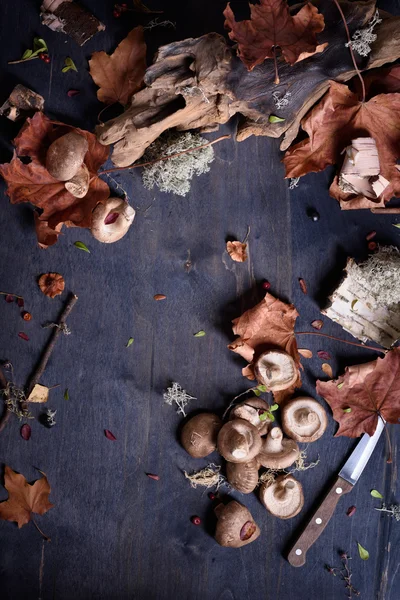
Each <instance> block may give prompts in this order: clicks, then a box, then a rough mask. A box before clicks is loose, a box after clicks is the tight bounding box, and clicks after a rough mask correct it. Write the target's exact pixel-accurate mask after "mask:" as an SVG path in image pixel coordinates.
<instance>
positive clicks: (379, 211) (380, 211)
mask: <svg viewBox="0 0 400 600" xmlns="http://www.w3.org/2000/svg"><path fill="white" fill-rule="evenodd" d="M371 212H372V213H374V215H400V206H397V207H394V208H371Z"/></svg>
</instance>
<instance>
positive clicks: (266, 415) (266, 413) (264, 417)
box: [259, 410, 275, 422]
mask: <svg viewBox="0 0 400 600" xmlns="http://www.w3.org/2000/svg"><path fill="white" fill-rule="evenodd" d="M259 418H260V421H266V420H267V419H268V420H269V421H271V422H272V421H275V417H274V415H273V414H272V413H271V412H269V410H265V411H264V412H263V413H261V415H259Z"/></svg>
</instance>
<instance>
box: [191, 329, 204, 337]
mask: <svg viewBox="0 0 400 600" xmlns="http://www.w3.org/2000/svg"><path fill="white" fill-rule="evenodd" d="M205 335H206V332H205V331H203V330H202V329H200V331H198V332H197V333H194V334H193V337H204V336H205Z"/></svg>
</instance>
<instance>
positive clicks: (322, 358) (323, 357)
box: [317, 350, 332, 360]
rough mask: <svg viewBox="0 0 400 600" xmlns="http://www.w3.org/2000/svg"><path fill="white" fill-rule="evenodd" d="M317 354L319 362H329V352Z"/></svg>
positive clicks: (320, 351)
mask: <svg viewBox="0 0 400 600" xmlns="http://www.w3.org/2000/svg"><path fill="white" fill-rule="evenodd" d="M317 354H318V356H319V358H320V359H321V360H331V358H332V357H331V355H330V354H329V352H326V351H325V350H318V352H317Z"/></svg>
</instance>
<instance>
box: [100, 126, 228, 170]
mask: <svg viewBox="0 0 400 600" xmlns="http://www.w3.org/2000/svg"><path fill="white" fill-rule="evenodd" d="M230 137H231V135H222V136H221V137H219V138H217V139H216V140H212V141H211V142H207V143H206V144H202V145H201V146H196V147H195V148H188V149H187V150H182V152H177V153H176V154H170V155H169V156H162V157H161V158H156V159H155V160H149V161H148V162H144V163H138V164H133V165H130V166H129V167H115V168H113V169H106V170H105V171H99V173H98V174H99V175H107V173H114V172H115V171H126V170H128V169H137V168H138V167H147V166H148V165H154V164H155V163H158V162H161V161H162V160H169V159H170V158H175V157H176V156H181V155H182V154H187V153H188V152H194V151H195V150H201V149H202V148H207V147H208V146H213V145H214V144H217V143H218V142H222V140H228V139H230Z"/></svg>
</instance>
